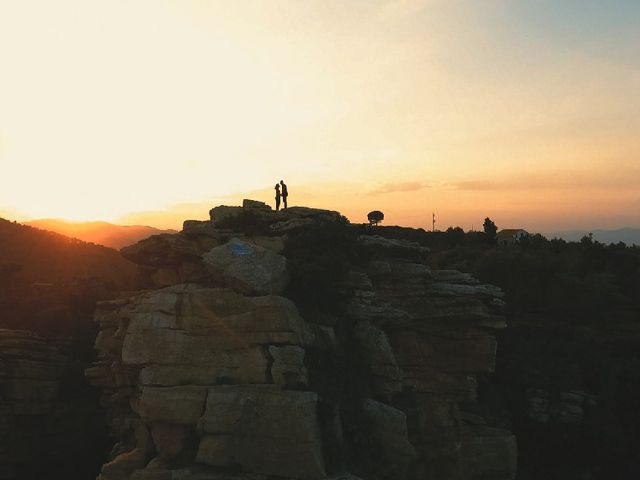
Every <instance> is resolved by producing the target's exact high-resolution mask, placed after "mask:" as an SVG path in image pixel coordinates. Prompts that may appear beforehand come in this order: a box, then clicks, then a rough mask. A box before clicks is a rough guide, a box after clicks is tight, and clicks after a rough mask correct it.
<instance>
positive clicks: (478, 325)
mask: <svg viewBox="0 0 640 480" xmlns="http://www.w3.org/2000/svg"><path fill="white" fill-rule="evenodd" d="M211 217H212V221H211V222H196V221H188V222H185V229H184V230H183V231H182V232H181V233H179V234H176V235H174V236H161V237H158V238H154V237H152V238H151V239H148V240H146V241H143V242H140V243H139V244H137V245H133V246H131V247H127V249H125V250H124V251H123V254H124V255H125V256H127V258H129V259H132V260H134V261H136V262H138V263H139V264H140V265H142V266H143V268H145V269H146V271H147V273H149V275H150V278H151V280H152V282H153V284H154V285H155V286H156V287H159V288H157V289H154V290H149V291H146V292H142V293H137V294H135V295H131V296H129V297H123V298H121V299H118V300H115V301H109V302H103V303H101V304H99V306H98V309H97V312H96V320H97V321H98V322H99V324H100V334H99V336H98V338H97V339H96V348H97V350H98V352H99V361H98V362H97V363H96V364H95V365H94V366H93V367H92V368H90V369H88V370H87V376H89V377H90V378H91V379H92V382H93V383H94V384H96V385H98V386H100V387H101V388H102V389H103V392H104V396H103V402H104V404H105V405H106V406H107V407H108V411H109V425H110V428H111V431H112V434H113V435H114V436H115V437H117V438H118V439H119V441H118V443H117V444H116V446H115V447H114V449H113V452H112V459H111V461H110V462H109V463H107V464H105V465H104V467H103V470H102V474H101V476H100V479H101V480H125V479H127V480H128V479H133V480H144V479H168V480H169V479H170V480H176V479H184V480H188V479H193V480H195V479H205V478H206V479H218V478H219V479H237V480H248V479H261V480H267V479H270V478H274V477H275V478H280V479H311V480H313V479H318V480H319V479H327V480H328V479H332V478H333V479H336V480H337V479H351V480H357V479H358V478H362V479H364V480H368V479H371V480H373V479H376V480H378V479H380V480H382V479H389V480H391V479H393V480H402V479H407V480H410V479H411V480H413V479H415V480H418V479H422V478H434V479H447V480H449V479H452V480H456V479H458V480H467V479H469V480H470V479H480V478H482V479H487V480H507V479H512V478H514V477H515V458H516V446H515V438H514V437H513V435H511V434H510V433H509V432H506V431H503V430H498V429H491V428H489V427H485V426H482V427H480V426H478V425H471V424H469V425H467V424H466V423H465V422H464V421H463V418H465V417H464V416H463V415H461V413H460V408H459V404H460V402H462V401H469V400H472V399H473V398H474V397H475V389H476V375H477V374H478V373H487V372H491V371H492V370H493V367H494V362H495V350H496V341H495V338H494V336H493V334H492V330H493V329H495V328H502V327H503V326H504V320H503V318H502V317H501V316H500V308H501V307H502V301H501V296H502V294H501V292H500V291H499V290H498V289H496V288H494V287H491V286H488V285H482V284H480V283H479V282H477V281H476V280H474V279H473V278H471V277H470V276H468V275H465V274H461V273H459V272H453V271H444V272H431V271H430V269H429V268H428V267H427V266H426V264H425V258H426V256H427V255H428V249H426V248H424V247H422V246H420V245H418V244H415V243H412V242H406V241H401V240H389V239H387V238H384V237H381V236H377V235H361V236H360V238H359V239H358V240H357V242H356V243H357V245H356V247H357V249H358V250H359V252H360V254H361V257H362V258H363V259H364V260H363V263H361V264H360V265H358V266H357V267H355V266H354V267H353V269H352V270H351V271H349V272H348V273H347V274H346V275H344V277H343V278H339V279H335V280H336V282H335V283H336V285H338V286H339V288H340V291H341V292H342V301H341V305H340V306H337V307H339V309H338V310H339V311H338V313H337V314H335V313H334V314H333V316H331V321H322V322H319V323H314V322H312V321H310V320H309V319H308V318H314V319H316V318H324V317H322V315H326V314H320V313H318V312H315V313H314V312H308V311H307V310H305V315H302V314H301V313H300V311H299V309H298V306H296V305H295V304H294V303H293V302H292V301H291V300H290V299H287V298H285V297H283V296H282V295H283V293H285V292H286V290H285V288H286V285H287V282H288V281H289V278H290V274H289V271H288V268H287V265H288V264H287V260H286V259H285V257H284V256H283V251H286V249H285V248H284V247H285V245H286V242H287V238H288V236H290V235H295V234H296V232H300V231H304V229H305V228H308V227H310V226H314V225H315V226H318V225H323V224H328V223H329V222H341V221H342V220H341V218H342V217H341V216H340V214H339V213H337V212H330V211H326V210H314V209H308V208H303V207H292V208H289V209H287V210H284V211H281V212H273V211H271V210H270V208H269V207H267V206H266V205H264V204H260V203H259V202H253V201H245V202H244V204H243V207H225V206H223V207H216V208H214V209H212V211H211ZM236 218H237V219H239V220H238V222H237V225H245V228H246V229H245V230H243V228H240V227H238V228H237V230H238V231H234V230H233V228H232V227H230V226H232V225H234V219H236ZM247 219H248V220H252V219H254V220H255V221H256V222H257V223H258V224H259V225H260V226H261V228H263V229H264V231H260V232H256V231H254V230H255V228H254V226H252V225H249V226H247V225H246V222H247V221H248V220H247ZM243 222H245V223H243ZM220 225H222V226H223V227H224V228H223V227H221V226H220ZM344 228H347V229H348V228H351V227H349V226H345V227H344ZM248 230H251V231H252V232H253V234H251V235H250V234H248V233H246V232H247V231H248ZM307 315H308V316H309V317H308V318H305V317H306V316H307ZM320 323H322V325H321V324H320ZM327 325H331V326H327ZM348 471H350V472H351V473H348ZM353 474H355V475H356V476H354V475H353Z"/></svg>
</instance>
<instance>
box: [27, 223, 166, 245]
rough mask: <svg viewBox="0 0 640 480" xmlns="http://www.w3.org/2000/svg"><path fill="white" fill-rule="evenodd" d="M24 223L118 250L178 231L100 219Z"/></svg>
mask: <svg viewBox="0 0 640 480" xmlns="http://www.w3.org/2000/svg"><path fill="white" fill-rule="evenodd" d="M23 224H24V225H28V226H31V227H36V228H40V229H42V230H49V231H52V232H55V233H59V234H61V235H65V236H67V237H73V238H77V239H79V240H82V241H84V242H90V243H95V244H98V245H104V246H105V247H111V248H115V249H118V250H119V249H121V248H122V247H126V246H127V245H131V244H134V243H137V242H139V241H140V240H143V239H145V238H148V237H150V236H151V235H158V234H161V233H177V232H176V231H175V230H161V229H159V228H155V227H149V226H146V225H116V224H113V223H109V222H99V221H96V222H70V221H67V220H61V219H57V218H44V219H39V220H32V221H29V222H23Z"/></svg>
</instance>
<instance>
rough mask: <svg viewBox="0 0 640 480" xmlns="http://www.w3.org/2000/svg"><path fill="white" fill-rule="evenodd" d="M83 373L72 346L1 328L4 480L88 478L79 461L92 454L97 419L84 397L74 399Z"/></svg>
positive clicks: (0, 458)
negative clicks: (75, 383) (93, 422)
mask: <svg viewBox="0 0 640 480" xmlns="http://www.w3.org/2000/svg"><path fill="white" fill-rule="evenodd" d="M80 374H81V371H79V372H74V370H73V369H72V362H71V358H70V355H69V352H68V342H66V341H60V340H58V341H54V340H51V339H46V338H43V337H41V336H39V335H36V334H35V333H33V332H29V331H23V330H5V329H0V479H3V480H5V479H6V480H10V479H11V480H17V479H32V478H33V479H35V478H43V476H45V475H46V476H48V478H66V476H67V475H70V474H72V473H73V472H81V473H79V474H80V475H82V474H83V473H86V472H85V467H86V465H85V462H86V458H82V457H80V456H82V455H87V453H93V452H90V451H87V450H85V449H84V445H86V441H87V439H88V437H89V436H90V433H89V432H90V431H91V425H90V418H91V417H92V416H96V415H98V414H97V413H96V411H95V407H97V405H92V404H91V401H90V400H88V399H87V398H86V397H84V396H83V395H82V394H78V392H77V391H76V392H74V393H75V395H71V394H70V391H69V390H70V384H72V382H73V381H78V379H77V378H74V375H78V377H79V379H80V380H82V377H81V376H80ZM94 401H95V399H94ZM92 406H93V407H94V408H93V409H92ZM78 425H82V426H83V427H82V428H80V427H78ZM81 432H82V433H81ZM93 433H95V432H93ZM83 434H84V435H86V436H87V438H83V437H82V435H83ZM83 444H84V445H83ZM89 450H90V449H89ZM74 463H75V465H74Z"/></svg>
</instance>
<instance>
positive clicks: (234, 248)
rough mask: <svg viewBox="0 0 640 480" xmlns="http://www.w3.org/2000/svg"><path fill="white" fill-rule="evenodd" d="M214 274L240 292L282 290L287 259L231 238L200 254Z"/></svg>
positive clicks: (285, 277) (252, 292) (215, 277)
mask: <svg viewBox="0 0 640 480" xmlns="http://www.w3.org/2000/svg"><path fill="white" fill-rule="evenodd" d="M202 259H203V261H204V264H205V266H206V268H207V270H208V271H209V273H210V274H211V276H212V277H213V278H214V280H217V281H219V282H220V283H223V284H225V285H228V286H230V287H232V288H234V289H236V290H238V291H239V292H241V293H244V294H248V295H264V294H279V293H282V292H283V291H284V289H285V287H286V285H287V282H288V279H289V276H288V273H287V260H286V259H285V258H284V257H283V256H282V255H278V254H277V253H275V252H274V251H272V250H270V249H267V248H264V247H261V246H259V245H255V244H251V243H249V242H246V241H243V240H240V239H238V238H232V239H231V240H229V242H227V243H226V244H224V245H221V246H219V247H215V248H213V249H211V250H210V251H209V252H208V253H206V254H204V255H203V257H202Z"/></svg>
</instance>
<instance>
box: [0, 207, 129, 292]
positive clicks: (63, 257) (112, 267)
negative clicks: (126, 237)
mask: <svg viewBox="0 0 640 480" xmlns="http://www.w3.org/2000/svg"><path fill="white" fill-rule="evenodd" d="M3 265H4V266H5V267H7V268H9V267H11V266H12V265H15V266H18V267H19V268H18V269H17V271H18V274H19V276H20V277H22V278H24V279H28V280H29V281H32V282H53V283H59V282H66V281H69V280H71V279H73V278H75V277H102V278H104V279H105V280H110V281H112V282H115V284H117V285H124V284H125V283H127V282H128V281H129V280H130V279H131V278H132V277H133V276H134V274H135V271H136V267H135V265H134V264H132V263H131V262H129V261H128V260H126V259H125V258H124V257H123V256H122V255H120V252H118V251H116V250H114V249H113V248H108V247H105V246H102V245H94V244H91V243H87V242H83V241H81V240H78V239H76V238H70V237H67V236H64V235H61V234H58V233H54V232H50V231H47V230H40V229H38V228H35V227H30V226H27V225H22V224H20V223H16V222H11V221H9V220H5V219H3V218H0V266H3Z"/></svg>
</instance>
